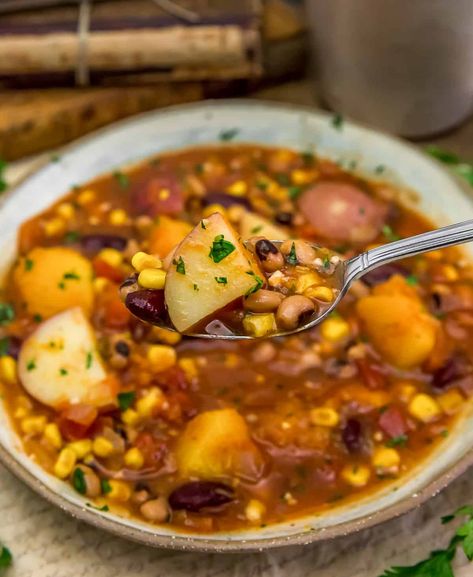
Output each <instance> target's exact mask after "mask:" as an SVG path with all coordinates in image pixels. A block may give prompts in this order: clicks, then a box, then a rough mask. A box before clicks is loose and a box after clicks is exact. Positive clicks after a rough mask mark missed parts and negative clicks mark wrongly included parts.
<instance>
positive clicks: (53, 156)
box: [49, 154, 61, 162]
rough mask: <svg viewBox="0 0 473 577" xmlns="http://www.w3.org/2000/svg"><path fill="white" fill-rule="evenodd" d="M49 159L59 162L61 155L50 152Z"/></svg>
mask: <svg viewBox="0 0 473 577" xmlns="http://www.w3.org/2000/svg"><path fill="white" fill-rule="evenodd" d="M49 160H50V161H51V162H59V161H60V160H61V156H60V155H59V154H51V156H50V157H49Z"/></svg>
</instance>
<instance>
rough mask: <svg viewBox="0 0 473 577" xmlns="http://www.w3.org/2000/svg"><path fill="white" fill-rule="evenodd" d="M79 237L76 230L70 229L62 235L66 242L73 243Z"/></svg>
mask: <svg viewBox="0 0 473 577" xmlns="http://www.w3.org/2000/svg"><path fill="white" fill-rule="evenodd" d="M79 239H80V233H79V232H77V230H70V231H68V232H66V234H65V235H64V242H65V243H66V244H73V243H75V242H77V241H78V240H79Z"/></svg>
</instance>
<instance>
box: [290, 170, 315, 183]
mask: <svg viewBox="0 0 473 577" xmlns="http://www.w3.org/2000/svg"><path fill="white" fill-rule="evenodd" d="M317 174H318V173H317V172H316V171H315V170H301V169H299V168H297V169H295V170H293V171H292V172H291V180H292V182H293V184H296V185H297V186H303V185H304V184H309V182H312V181H313V180H314V179H315V178H316V177H317Z"/></svg>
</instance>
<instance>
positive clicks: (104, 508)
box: [86, 503, 110, 513]
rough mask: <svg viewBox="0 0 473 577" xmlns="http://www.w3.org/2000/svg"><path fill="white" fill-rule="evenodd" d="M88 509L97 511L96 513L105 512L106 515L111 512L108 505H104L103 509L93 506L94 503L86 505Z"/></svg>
mask: <svg viewBox="0 0 473 577" xmlns="http://www.w3.org/2000/svg"><path fill="white" fill-rule="evenodd" d="M86 505H87V507H90V508H91V509H95V510H96V511H104V512H105V513H106V512H107V511H110V507H109V506H108V505H102V507H96V506H95V505H92V503H86Z"/></svg>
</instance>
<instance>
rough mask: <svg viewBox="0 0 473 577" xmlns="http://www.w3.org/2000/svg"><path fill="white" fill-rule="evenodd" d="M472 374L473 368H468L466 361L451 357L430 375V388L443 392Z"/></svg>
mask: <svg viewBox="0 0 473 577" xmlns="http://www.w3.org/2000/svg"><path fill="white" fill-rule="evenodd" d="M472 372H473V367H471V366H469V364H468V362H467V361H466V359H464V358H462V357H459V356H456V357H452V358H450V359H448V360H447V361H446V363H444V364H443V365H442V366H441V367H440V368H438V369H437V370H436V371H435V372H434V373H433V374H432V387H433V388H434V389H436V390H444V389H446V388H448V387H450V386H451V385H452V384H454V383H455V381H458V380H460V379H462V378H463V377H465V376H467V375H469V374H471V373H472Z"/></svg>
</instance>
